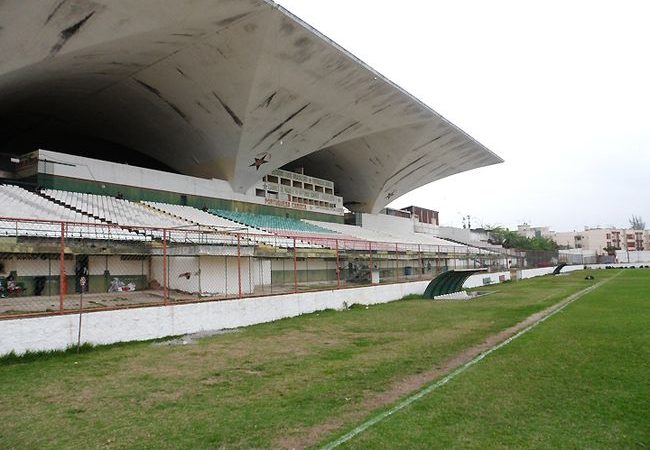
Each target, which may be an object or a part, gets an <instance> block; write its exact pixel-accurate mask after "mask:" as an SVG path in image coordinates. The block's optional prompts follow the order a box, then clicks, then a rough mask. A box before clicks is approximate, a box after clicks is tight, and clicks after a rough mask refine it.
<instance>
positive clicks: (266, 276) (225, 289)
mask: <svg viewBox="0 0 650 450" xmlns="http://www.w3.org/2000/svg"><path fill="white" fill-rule="evenodd" d="M249 261H250V264H249ZM260 261H261V262H260ZM162 262H163V261H162V257H161V256H152V257H151V277H152V278H153V279H154V280H156V281H158V283H160V284H162V282H163V279H164V278H163V264H162ZM167 269H168V287H169V288H170V289H175V290H179V291H183V292H188V293H192V294H196V293H198V292H201V293H204V294H235V293H238V292H239V280H238V276H239V272H238V268H237V258H235V257H228V258H226V257H224V256H212V255H201V256H168V268H167ZM188 272H189V274H190V277H189V278H187V277H186V276H184V275H183V274H186V273H188ZM199 274H200V277H199ZM260 284H264V285H269V284H271V262H270V261H269V260H262V259H256V258H250V257H242V258H241V288H242V293H244V294H250V293H252V292H253V291H254V288H255V286H257V285H260Z"/></svg>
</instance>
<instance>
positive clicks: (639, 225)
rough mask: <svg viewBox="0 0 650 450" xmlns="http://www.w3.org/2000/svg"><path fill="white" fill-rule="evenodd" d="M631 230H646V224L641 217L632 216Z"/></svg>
mask: <svg viewBox="0 0 650 450" xmlns="http://www.w3.org/2000/svg"><path fill="white" fill-rule="evenodd" d="M630 228H632V229H633V230H645V222H644V221H643V219H642V218H641V216H635V215H632V218H631V219H630Z"/></svg>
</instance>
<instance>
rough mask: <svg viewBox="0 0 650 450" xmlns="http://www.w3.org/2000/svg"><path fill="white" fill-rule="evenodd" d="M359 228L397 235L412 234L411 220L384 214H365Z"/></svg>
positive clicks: (412, 224) (412, 223) (412, 225)
mask: <svg viewBox="0 0 650 450" xmlns="http://www.w3.org/2000/svg"><path fill="white" fill-rule="evenodd" d="M361 226H362V227H363V228H370V229H371V230H377V231H384V232H386V233H396V234H398V235H400V234H404V233H413V232H414V229H415V228H414V222H413V219H407V218H406V217H397V216H389V215H386V214H366V213H364V214H363V215H362V216H361Z"/></svg>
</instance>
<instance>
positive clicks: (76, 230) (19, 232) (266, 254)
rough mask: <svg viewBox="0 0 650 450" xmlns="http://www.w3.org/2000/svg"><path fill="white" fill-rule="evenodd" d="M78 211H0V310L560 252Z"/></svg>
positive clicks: (350, 279)
mask: <svg viewBox="0 0 650 450" xmlns="http://www.w3.org/2000/svg"><path fill="white" fill-rule="evenodd" d="M64 200H65V198H64ZM83 200H84V199H83V196H82V198H81V200H80V201H82V203H83ZM88 204H89V205H90V203H88ZM83 205H85V203H84V204H83ZM83 205H82V206H83ZM118 206H119V202H118ZM86 207H87V208H88V210H89V211H91V209H90V206H88V205H86ZM92 211H94V210H92ZM92 211H91V212H92ZM74 217H75V218H77V219H81V220H83V221H81V222H80V221H76V222H57V221H44V220H34V219H14V218H0V317H14V316H20V315H33V314H61V313H71V312H76V311H92V310H101V309H114V308H131V307H137V306H146V305H170V304H178V303H183V302H197V301H219V300H226V299H240V298H246V297H252V296H266V295H276V294H287V293H294V292H305V291H313V290H326V289H327V290H329V289H338V288H350V287H360V286H368V285H371V284H372V285H376V284H386V283H399V282H407V281H416V280H429V279H432V278H433V277H435V276H436V275H437V274H439V273H441V272H444V271H446V270H451V269H464V268H478V267H487V268H488V269H489V270H490V271H499V270H508V269H509V268H518V269H519V268H530V267H541V266H544V265H546V266H548V265H552V264H553V263H554V262H555V261H557V260H558V258H557V252H531V251H527V252H523V251H517V250H505V249H502V250H494V249H481V248H475V247H470V246H462V245H457V244H451V243H450V244H449V245H430V244H414V243H400V242H371V241H368V240H362V239H351V238H347V237H341V236H340V235H337V234H332V236H329V235H328V236H319V235H316V234H314V233H312V234H306V235H301V234H298V233H294V234H288V233H278V234H273V233H269V232H262V231H259V232H258V231H256V230H254V229H244V230H242V229H228V230H224V229H219V228H212V227H209V226H199V225H193V224H190V223H185V222H183V223H180V224H177V223H178V222H179V221H178V220H176V221H170V222H169V224H171V225H175V226H174V227H172V228H155V227H150V226H145V225H143V224H142V223H137V224H136V225H124V224H121V225H116V224H113V223H107V222H106V221H100V220H98V219H96V218H93V217H90V216H88V217H87V216H84V215H83V214H80V213H75V216H74ZM141 222H142V221H141Z"/></svg>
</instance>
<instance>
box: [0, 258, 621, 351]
mask: <svg viewBox="0 0 650 450" xmlns="http://www.w3.org/2000/svg"><path fill="white" fill-rule="evenodd" d="M605 266H606V265H605V264H590V265H588V267H589V268H593V269H597V268H604V267H605ZM618 266H624V265H623V264H618ZM583 267H584V266H582V265H575V266H567V267H565V268H564V269H562V272H563V273H566V272H572V271H574V270H581V269H583ZM553 269H554V267H545V268H540V269H528V270H522V271H520V274H519V276H520V278H521V279H526V278H532V277H537V276H541V275H547V274H550V273H551V272H553ZM500 275H503V276H504V277H505V279H506V280H510V272H494V273H484V274H477V275H473V276H471V277H470V278H468V280H467V281H466V282H465V284H464V285H463V287H464V288H472V287H479V286H483V285H484V284H485V283H484V282H483V279H484V278H488V277H489V278H490V280H491V284H496V283H498V282H499V276H500ZM428 283H429V281H416V282H411V283H398V284H388V285H380V286H367V287H360V288H353V289H340V290H329V291H319V292H306V293H300V294H287V295H276V296H269V297H256V298H246V299H242V300H223V301H216V302H201V303H189V304H184V305H173V306H158V307H146V308H132V309H120V310H115V311H98V312H91V313H86V314H84V315H83V319H82V322H81V323H82V326H81V341H82V343H90V344H95V345H97V344H113V343H116V342H126V341H143V340H149V339H157V338H162V337H166V336H175V335H182V334H187V333H195V332H198V331H204V330H220V329H227V328H238V327H244V326H247V325H254V324H258V323H265V322H272V321H275V320H279V319H284V318H288V317H295V316H299V315H302V314H309V313H312V312H316V311H322V310H325V309H342V308H343V307H344V302H345V303H347V305H348V306H350V305H353V304H361V305H372V304H378V303H388V302H391V301H394V300H398V299H400V298H402V297H404V296H406V295H409V294H422V293H423V292H424V289H425V288H426V286H427V284H428ZM78 326H79V316H78V315H76V314H66V315H62V316H48V317H34V318H21V319H10V320H3V321H0V356H1V355H5V354H7V353H10V352H12V351H13V352H15V353H17V354H22V353H24V352H26V351H39V350H63V349H66V348H68V347H70V346H73V345H76V342H77V332H78Z"/></svg>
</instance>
